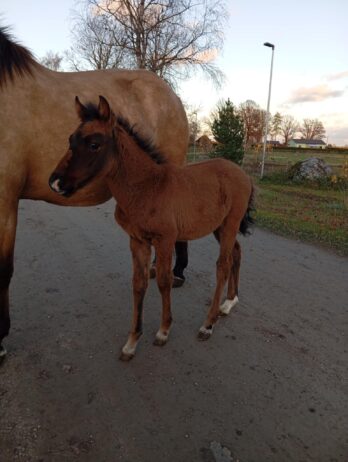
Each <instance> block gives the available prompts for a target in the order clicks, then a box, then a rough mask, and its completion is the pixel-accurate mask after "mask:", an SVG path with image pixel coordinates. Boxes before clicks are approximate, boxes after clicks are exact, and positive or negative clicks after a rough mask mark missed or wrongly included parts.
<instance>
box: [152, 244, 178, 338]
mask: <svg viewBox="0 0 348 462" xmlns="http://www.w3.org/2000/svg"><path fill="white" fill-rule="evenodd" d="M173 248H174V240H173V241H170V240H165V241H164V240H161V241H159V242H157V243H156V244H155V250H156V258H157V261H156V272H157V285H158V288H159V291H160V292H161V296H162V320H161V326H160V328H159V330H158V332H157V334H156V338H155V341H154V345H159V346H162V345H164V344H165V343H166V342H167V340H168V335H169V330H170V326H171V323H172V313H171V302H170V291H171V288H172V284H173V274H172V269H171V268H172V254H173Z"/></svg>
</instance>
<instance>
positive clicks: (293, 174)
mask: <svg viewBox="0 0 348 462" xmlns="http://www.w3.org/2000/svg"><path fill="white" fill-rule="evenodd" d="M330 175H332V168H331V167H330V166H329V165H327V164H326V162H325V161H324V160H323V159H319V158H318V157H310V158H309V159H306V160H303V161H301V162H297V163H296V164H295V165H293V166H292V167H291V168H290V170H289V177H290V178H291V179H292V180H294V181H303V180H321V179H324V178H327V177H329V176H330Z"/></svg>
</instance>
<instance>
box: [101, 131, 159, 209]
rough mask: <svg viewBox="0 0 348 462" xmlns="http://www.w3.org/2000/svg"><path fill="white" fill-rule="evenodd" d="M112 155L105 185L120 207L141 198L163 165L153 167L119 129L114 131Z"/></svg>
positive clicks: (140, 150) (154, 164) (129, 204)
mask: <svg viewBox="0 0 348 462" xmlns="http://www.w3.org/2000/svg"><path fill="white" fill-rule="evenodd" d="M116 139H117V141H116V143H117V148H116V152H115V153H114V154H113V158H112V161H111V168H110V171H109V174H108V176H107V182H108V186H109V189H110V191H111V193H112V195H113V196H114V197H115V199H116V201H117V204H118V205H119V206H120V207H121V208H127V207H130V206H131V204H132V202H133V201H135V200H137V199H139V198H140V197H144V196H145V195H146V193H147V192H148V191H149V190H150V189H153V187H154V185H155V184H156V183H158V181H159V179H160V177H161V174H162V172H163V169H164V165H159V164H157V163H156V162H155V161H154V160H152V159H151V157H150V156H149V155H148V154H147V153H146V152H144V151H143V150H142V148H140V146H139V145H138V144H137V143H136V141H135V140H134V139H133V138H132V137H130V136H129V135H128V133H126V132H125V130H124V129H123V128H120V129H116Z"/></svg>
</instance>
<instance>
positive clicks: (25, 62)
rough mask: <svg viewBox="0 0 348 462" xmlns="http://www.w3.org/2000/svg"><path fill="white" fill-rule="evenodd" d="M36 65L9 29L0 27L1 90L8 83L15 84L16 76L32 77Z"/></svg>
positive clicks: (31, 56)
mask: <svg viewBox="0 0 348 462" xmlns="http://www.w3.org/2000/svg"><path fill="white" fill-rule="evenodd" d="M35 65H37V62H36V61H35V59H34V57H33V55H32V54H31V52H30V51H29V50H28V49H27V48H25V47H23V46H21V45H19V44H18V43H16V42H15V41H14V40H13V39H12V36H11V34H10V33H9V28H8V27H0V88H2V87H3V86H5V85H6V83H7V82H8V81H10V82H13V80H14V78H15V76H16V75H18V76H20V77H24V76H25V75H32V68H33V66H35Z"/></svg>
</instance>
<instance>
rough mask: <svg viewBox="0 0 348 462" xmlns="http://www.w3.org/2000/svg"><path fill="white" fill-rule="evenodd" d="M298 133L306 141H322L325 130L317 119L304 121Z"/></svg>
mask: <svg viewBox="0 0 348 462" xmlns="http://www.w3.org/2000/svg"><path fill="white" fill-rule="evenodd" d="M299 132H300V133H301V135H302V136H303V138H304V139H306V140H322V139H323V138H324V137H325V133H326V132H325V128H324V125H323V123H322V122H321V121H320V120H319V119H304V120H303V124H302V126H301V127H300V128H299Z"/></svg>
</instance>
